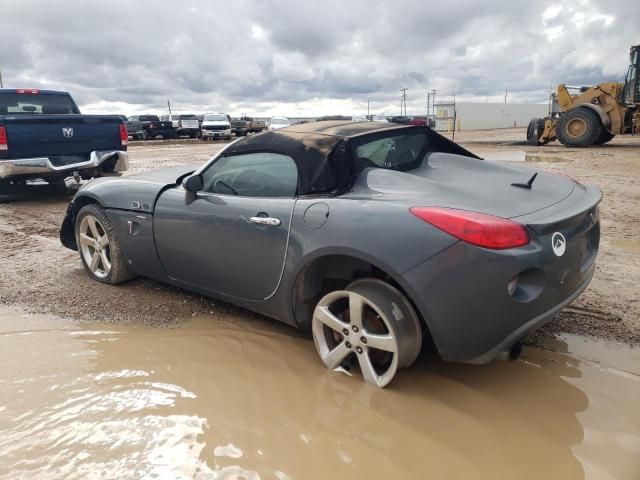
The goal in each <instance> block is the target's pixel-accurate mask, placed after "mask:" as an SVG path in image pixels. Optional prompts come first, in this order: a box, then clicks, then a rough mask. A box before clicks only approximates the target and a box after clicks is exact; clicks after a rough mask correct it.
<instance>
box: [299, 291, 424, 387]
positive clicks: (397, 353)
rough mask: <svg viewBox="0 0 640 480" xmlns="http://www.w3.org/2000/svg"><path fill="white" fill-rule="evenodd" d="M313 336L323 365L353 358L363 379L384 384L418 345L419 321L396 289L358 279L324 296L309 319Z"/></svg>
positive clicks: (351, 362) (409, 360)
mask: <svg viewBox="0 0 640 480" xmlns="http://www.w3.org/2000/svg"><path fill="white" fill-rule="evenodd" d="M312 331H313V340H314V343H315V345H316V349H317V351H318V353H319V355H320V358H321V359H322V361H323V363H324V364H325V365H326V367H327V368H329V369H331V370H333V369H336V368H338V367H343V368H345V369H350V368H351V367H352V366H355V364H356V363H357V364H358V366H359V368H360V371H361V373H362V376H363V378H364V380H365V381H366V382H368V383H371V384H373V385H376V386H378V387H384V386H386V385H388V384H389V382H391V380H392V379H393V378H394V376H395V374H396V372H397V370H398V368H404V367H408V366H409V365H411V364H412V363H413V362H414V361H415V359H416V358H417V356H418V354H419V353H420V348H421V347H422V331H421V327H420V321H419V319H418V317H417V315H416V313H415V311H414V310H413V307H412V306H411V304H410V303H409V302H408V301H407V299H406V298H405V297H404V296H403V295H402V293H400V292H399V291H398V290H397V289H395V288H394V287H392V286H391V285H389V284H388V283H385V282H383V281H381V280H375V279H363V280H357V281H355V282H353V283H352V284H350V285H349V286H348V287H347V288H346V289H345V290H337V291H334V292H331V293H328V294H327V295H325V296H324V297H323V298H322V299H321V300H320V301H319V302H318V304H317V306H316V308H315V310H314V313H313V320H312Z"/></svg>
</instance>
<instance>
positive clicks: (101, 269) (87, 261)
mask: <svg viewBox="0 0 640 480" xmlns="http://www.w3.org/2000/svg"><path fill="white" fill-rule="evenodd" d="M92 225H93V227H92ZM75 236H76V245H77V246H78V252H79V253H80V259H81V260H82V264H83V265H84V268H85V270H86V271H87V272H88V273H89V276H90V277H91V278H93V279H94V280H96V281H98V282H101V283H107V284H109V285H116V284H118V283H122V282H125V281H127V280H129V279H131V278H133V277H134V275H133V274H131V273H130V272H129V270H128V268H127V264H126V262H125V260H124V257H123V255H122V248H121V246H120V240H119V239H118V237H117V235H116V230H115V228H114V227H113V224H112V223H111V220H110V219H109V217H108V216H107V214H106V212H105V211H104V209H103V208H102V207H101V206H100V205H98V204H96V203H91V204H89V205H85V206H84V207H82V208H81V209H80V211H79V212H78V215H77V216H76V223H75ZM105 237H106V240H108V242H105ZM90 239H93V242H91V243H89V240H90Z"/></svg>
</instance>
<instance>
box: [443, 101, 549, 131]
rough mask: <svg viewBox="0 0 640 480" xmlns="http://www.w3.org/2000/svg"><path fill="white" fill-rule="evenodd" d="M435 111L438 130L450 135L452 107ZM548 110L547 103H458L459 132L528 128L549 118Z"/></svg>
mask: <svg viewBox="0 0 640 480" xmlns="http://www.w3.org/2000/svg"><path fill="white" fill-rule="evenodd" d="M435 107H436V130H440V131H451V130H452V129H453V116H454V115H453V113H454V112H453V108H454V105H453V103H451V102H441V103H436V106H435ZM548 109H549V107H548V105H547V104H545V103H482V102H477V103H476V102H458V103H456V104H455V110H456V120H457V121H456V130H484V129H492V128H512V127H526V126H527V125H529V121H530V120H531V119H532V118H534V117H539V118H542V117H546V116H547V114H548Z"/></svg>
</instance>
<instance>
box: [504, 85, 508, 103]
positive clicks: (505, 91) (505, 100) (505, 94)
mask: <svg viewBox="0 0 640 480" xmlns="http://www.w3.org/2000/svg"><path fill="white" fill-rule="evenodd" d="M507 92H508V90H507V89H506V88H505V90H504V103H505V104H506V103H507Z"/></svg>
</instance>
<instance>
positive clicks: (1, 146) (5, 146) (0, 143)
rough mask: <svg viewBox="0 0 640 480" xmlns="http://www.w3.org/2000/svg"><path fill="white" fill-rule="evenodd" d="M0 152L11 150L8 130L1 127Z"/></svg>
mask: <svg viewBox="0 0 640 480" xmlns="http://www.w3.org/2000/svg"><path fill="white" fill-rule="evenodd" d="M0 150H9V142H8V141H7V130H6V128H4V127H0Z"/></svg>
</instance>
